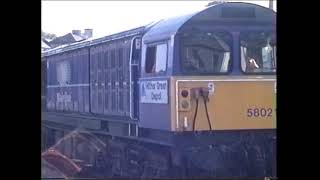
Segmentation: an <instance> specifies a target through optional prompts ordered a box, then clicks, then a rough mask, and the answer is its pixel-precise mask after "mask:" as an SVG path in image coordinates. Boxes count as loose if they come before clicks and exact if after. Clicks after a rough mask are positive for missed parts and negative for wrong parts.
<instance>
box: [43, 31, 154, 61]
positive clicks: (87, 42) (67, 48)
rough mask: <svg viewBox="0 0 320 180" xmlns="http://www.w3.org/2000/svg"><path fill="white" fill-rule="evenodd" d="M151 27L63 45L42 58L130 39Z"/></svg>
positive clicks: (49, 51)
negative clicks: (126, 38)
mask: <svg viewBox="0 0 320 180" xmlns="http://www.w3.org/2000/svg"><path fill="white" fill-rule="evenodd" d="M148 28H149V26H148V25H147V26H141V27H138V28H134V29H131V30H128V31H123V32H120V33H117V34H112V35H109V36H104V37H101V38H96V39H92V38H89V39H87V40H84V41H81V42H76V43H72V44H65V45H61V46H59V47H56V48H53V49H49V50H47V51H45V52H43V53H42V57H46V56H51V55H54V54H59V53H62V52H66V51H71V50H75V49H79V48H84V47H88V46H93V45H96V44H101V43H104V42H108V41H113V40H117V39H121V38H125V37H130V36H135V35H139V34H142V33H143V32H144V31H145V30H146V29H148Z"/></svg>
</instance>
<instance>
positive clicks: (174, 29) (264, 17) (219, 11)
mask: <svg viewBox="0 0 320 180" xmlns="http://www.w3.org/2000/svg"><path fill="white" fill-rule="evenodd" d="M228 8H229V9H230V10H231V9H232V8H233V9H236V8H238V9H241V8H242V9H243V8H247V9H246V10H248V9H250V8H251V10H254V11H253V14H254V17H253V18H252V17H249V18H239V17H237V16H234V17H222V16H225V15H223V13H226V12H225V9H228ZM223 11H224V12H223ZM221 19H223V21H224V22H227V21H234V20H239V21H242V22H248V21H251V22H252V21H255V22H271V23H272V22H275V12H274V11H273V10H271V9H269V8H266V7H263V6H260V5H256V4H251V3H242V2H228V3H220V4H216V5H212V6H209V7H205V8H204V9H202V10H200V11H198V12H195V13H192V14H188V15H184V16H179V17H174V18H170V19H167V20H164V21H161V22H159V23H158V24H156V25H155V26H153V27H152V28H151V29H150V30H149V31H148V32H146V33H145V35H144V36H143V41H144V42H145V43H148V42H155V41H161V40H166V39H170V38H171V37H172V36H174V35H175V34H176V33H178V32H179V31H180V30H182V29H183V27H185V26H186V25H187V24H191V23H193V22H208V21H211V22H213V21H216V22H217V21H219V20H220V21H221ZM191 26H192V25H191Z"/></svg>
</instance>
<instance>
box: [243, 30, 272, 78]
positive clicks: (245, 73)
mask: <svg viewBox="0 0 320 180" xmlns="http://www.w3.org/2000/svg"><path fill="white" fill-rule="evenodd" d="M243 32H247V33H249V32H250V33H258V32H266V33H272V34H275V35H276V32H275V31H274V30H248V31H245V30H244V31H239V38H238V40H239V41H238V44H239V46H238V49H239V55H238V57H239V61H240V63H239V66H240V72H241V73H242V74H244V75H255V76H256V75H276V74H277V51H276V52H275V57H276V59H275V63H276V71H275V72H246V71H245V70H243V69H242V51H241V33H243ZM276 39H277V38H276ZM276 41H277V40H276ZM275 47H276V49H277V45H276V46H275Z"/></svg>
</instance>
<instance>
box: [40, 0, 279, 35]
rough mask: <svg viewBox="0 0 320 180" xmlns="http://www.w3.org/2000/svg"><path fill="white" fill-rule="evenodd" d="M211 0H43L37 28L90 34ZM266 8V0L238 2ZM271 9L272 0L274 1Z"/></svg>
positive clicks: (116, 29)
mask: <svg viewBox="0 0 320 180" xmlns="http://www.w3.org/2000/svg"><path fill="white" fill-rule="evenodd" d="M209 2H211V1H205V0H201V1H200V0H198V1H44V0H42V2H41V4H42V5H41V6H42V8H41V9H42V10H41V29H42V30H43V31H44V32H49V33H54V34H56V35H57V36H61V35H65V34H67V33H69V32H71V31H72V30H73V29H79V30H82V31H83V29H86V28H90V29H93V36H94V37H101V36H105V35H109V34H112V33H116V32H120V31H124V30H128V29H131V28H135V27H138V26H142V25H146V24H148V23H150V22H152V21H156V20H160V19H164V18H168V17H172V16H177V15H182V14H188V13H192V12H195V11H197V10H199V9H201V8H203V7H204V6H205V5H207V4H208V3H209ZM242 2H250V3H255V4H259V5H262V6H265V7H268V5H269V1H268V0H260V1H250V0H249V1H242ZM274 9H276V1H275V0H274Z"/></svg>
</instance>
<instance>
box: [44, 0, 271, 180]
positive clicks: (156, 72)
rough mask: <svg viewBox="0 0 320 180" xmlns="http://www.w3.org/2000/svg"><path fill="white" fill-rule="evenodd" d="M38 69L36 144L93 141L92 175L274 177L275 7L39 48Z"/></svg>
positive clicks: (209, 12)
mask: <svg viewBox="0 0 320 180" xmlns="http://www.w3.org/2000/svg"><path fill="white" fill-rule="evenodd" d="M42 70H43V72H44V73H43V79H42V81H43V86H42V88H43V89H42V93H43V94H42V102H43V103H42V104H43V108H42V123H43V127H44V132H43V133H44V135H43V139H44V144H45V145H44V146H45V147H50V146H52V145H53V144H54V143H56V142H57V141H58V140H59V139H61V138H62V137H64V135H65V134H68V133H69V132H70V131H72V130H74V129H78V130H79V132H81V131H83V132H90V133H91V134H92V136H93V135H95V136H96V137H98V138H99V141H101V142H103V143H104V144H105V149H103V150H101V149H100V150H99V152H97V154H100V155H99V157H103V159H105V161H104V163H102V164H104V166H102V165H101V162H102V161H99V162H100V165H99V163H97V157H98V156H96V155H95V156H94V157H90V158H87V159H88V160H87V161H88V162H92V164H93V165H92V167H91V169H94V170H92V174H91V175H89V176H94V175H93V174H94V173H93V172H96V174H100V175H101V176H130V177H181V176H184V177H275V176H276V13H275V12H274V11H273V10H271V9H268V8H265V7H262V6H258V5H255V4H250V3H236V2H232V3H231V2H230V3H221V4H216V5H212V6H209V7H206V8H204V9H203V10H201V11H198V12H195V13H192V14H189V15H184V16H180V17H174V18H169V19H166V20H161V21H159V22H157V23H153V24H151V25H147V26H142V27H138V28H135V29H131V30H128V31H124V32H120V33H117V34H113V35H110V36H106V37H103V38H99V39H93V40H88V41H83V42H79V43H74V44H71V45H68V46H64V47H58V48H55V49H52V50H49V51H46V52H44V53H43V54H42ZM87 136H89V135H88V134H87ZM88 138H89V139H90V138H91V139H92V137H91V136H90V137H88ZM72 144H73V146H72ZM66 149H68V147H67V145H65V146H64V150H60V151H64V153H65V154H66V156H70V157H73V158H75V157H76V158H78V159H79V157H81V155H76V154H77V152H74V151H75V150H72V149H74V141H73V142H72V143H70V147H69V150H66ZM70 149H71V150H70ZM66 151H68V152H66ZM79 151H81V150H79ZM82 151H84V150H82ZM68 153H69V154H68ZM79 154H81V153H79ZM115 154H117V155H115ZM83 158H84V159H85V157H83ZM98 166H99V167H100V171H99V173H98V170H97V169H99V168H97V167H98ZM101 167H104V168H102V169H101ZM89 174H90V173H89Z"/></svg>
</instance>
